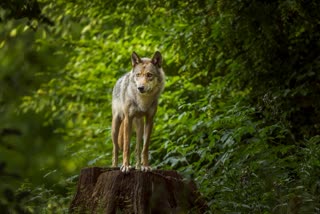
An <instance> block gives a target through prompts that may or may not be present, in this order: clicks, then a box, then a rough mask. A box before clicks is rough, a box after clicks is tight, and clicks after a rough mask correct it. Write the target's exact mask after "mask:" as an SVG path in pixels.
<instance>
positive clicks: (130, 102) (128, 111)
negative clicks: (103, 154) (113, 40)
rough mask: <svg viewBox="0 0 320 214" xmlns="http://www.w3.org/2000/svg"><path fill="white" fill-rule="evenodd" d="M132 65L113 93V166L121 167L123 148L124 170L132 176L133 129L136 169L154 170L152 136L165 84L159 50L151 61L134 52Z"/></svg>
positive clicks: (121, 168)
mask: <svg viewBox="0 0 320 214" xmlns="http://www.w3.org/2000/svg"><path fill="white" fill-rule="evenodd" d="M131 63H132V69H131V71H130V72H128V73H126V74H125V75H124V76H122V77H121V78H120V79H119V80H118V81H117V82H116V84H115V86H114V88H113V92H112V133H111V135H112V142H113V151H112V156H113V157H112V166H113V167H117V166H118V155H119V149H122V150H123V160H122V166H121V167H120V170H121V171H122V172H124V173H128V172H129V171H130V168H131V166H130V163H129V162H130V138H131V133H132V130H133V127H135V131H136V147H135V153H136V168H137V169H141V170H142V171H150V170H151V167H150V166H149V160H148V150H149V143H150V136H151V132H152V128H153V120H154V116H155V114H156V112H157V107H158V100H159V97H160V94H161V93H162V91H163V89H164V81H165V74H164V71H163V69H162V55H161V53H160V52H159V51H156V52H155V53H154V55H153V57H152V58H151V59H150V58H140V57H139V56H138V54H137V53H136V52H133V53H132V55H131ZM142 141H143V149H142V152H141V144H142ZM140 153H141V156H140ZM141 164H142V166H141Z"/></svg>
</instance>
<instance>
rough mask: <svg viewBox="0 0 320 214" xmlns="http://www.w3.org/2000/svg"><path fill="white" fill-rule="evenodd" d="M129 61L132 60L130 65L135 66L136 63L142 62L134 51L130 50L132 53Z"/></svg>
mask: <svg viewBox="0 0 320 214" xmlns="http://www.w3.org/2000/svg"><path fill="white" fill-rule="evenodd" d="M131 62H132V66H136V65H137V64H139V63H141V62H142V61H141V59H140V57H139V56H138V54H137V53H136V52H134V51H133V52H132V55H131Z"/></svg>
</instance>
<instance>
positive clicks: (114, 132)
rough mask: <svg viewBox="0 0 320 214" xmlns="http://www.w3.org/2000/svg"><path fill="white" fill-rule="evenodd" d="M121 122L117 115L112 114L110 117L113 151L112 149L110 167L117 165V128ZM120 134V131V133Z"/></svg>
mask: <svg viewBox="0 0 320 214" xmlns="http://www.w3.org/2000/svg"><path fill="white" fill-rule="evenodd" d="M120 124H121V119H120V117H118V116H113V118H112V129H111V130H112V131H111V135H112V143H113V151H112V167H117V166H118V156H119V145H118V136H119V128H120ZM121 134H122V133H121Z"/></svg>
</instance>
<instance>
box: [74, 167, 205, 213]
mask: <svg viewBox="0 0 320 214" xmlns="http://www.w3.org/2000/svg"><path fill="white" fill-rule="evenodd" d="M206 210H207V206H206V204H205V202H204V200H203V199H202V198H201V195H200V194H199V192H198V191H197V188H196V185H195V184H194V182H185V181H184V180H183V178H182V177H181V176H180V175H179V174H178V173H177V172H176V171H167V170H154V171H151V172H142V171H138V170H131V171H130V172H129V173H128V174H124V173H122V172H121V171H120V170H119V168H99V167H92V168H85V169H82V170H81V174H80V177H79V181H78V187H77V191H76V194H75V196H74V198H73V200H72V202H71V205H70V213H107V214H109V213H135V214H140V213H204V212H205V211H206Z"/></svg>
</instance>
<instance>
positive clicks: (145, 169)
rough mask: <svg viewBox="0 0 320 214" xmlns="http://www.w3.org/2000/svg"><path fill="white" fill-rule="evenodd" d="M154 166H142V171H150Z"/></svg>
mask: <svg viewBox="0 0 320 214" xmlns="http://www.w3.org/2000/svg"><path fill="white" fill-rule="evenodd" d="M151 170H152V168H151V167H150V166H141V171H143V172H150V171H151Z"/></svg>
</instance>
